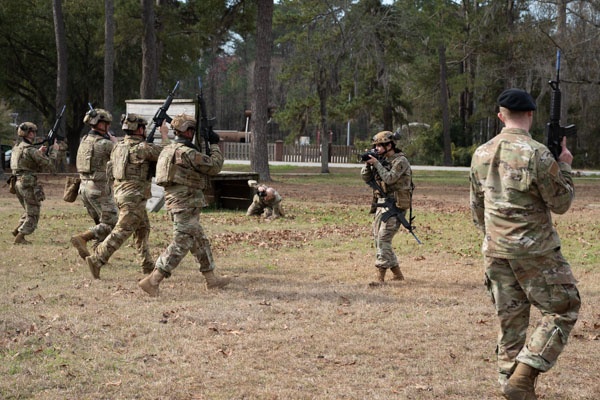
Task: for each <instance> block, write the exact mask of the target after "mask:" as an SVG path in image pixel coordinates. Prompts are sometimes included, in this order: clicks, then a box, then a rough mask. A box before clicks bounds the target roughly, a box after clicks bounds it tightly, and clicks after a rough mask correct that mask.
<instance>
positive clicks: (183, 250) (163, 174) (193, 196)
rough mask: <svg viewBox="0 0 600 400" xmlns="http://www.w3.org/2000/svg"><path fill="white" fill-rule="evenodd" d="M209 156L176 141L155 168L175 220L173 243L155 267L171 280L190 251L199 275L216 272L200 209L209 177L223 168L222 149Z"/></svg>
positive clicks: (161, 156) (181, 140)
mask: <svg viewBox="0 0 600 400" xmlns="http://www.w3.org/2000/svg"><path fill="white" fill-rule="evenodd" d="M210 151H211V155H210V156H207V155H205V154H203V153H201V152H200V151H198V149H197V148H195V147H193V145H192V144H191V143H189V142H188V141H186V140H184V139H182V138H177V139H176V140H175V142H174V143H171V144H169V145H167V146H165V148H164V149H163V151H162V152H161V154H160V156H159V158H158V164H157V167H156V181H157V183H158V184H159V185H162V186H164V187H165V205H166V207H167V210H168V212H169V214H170V216H171V219H172V221H173V240H172V242H171V244H169V246H168V247H167V249H166V250H165V251H164V252H163V253H162V254H161V255H160V256H159V257H158V259H157V260H156V268H157V269H158V270H160V271H161V272H162V274H163V275H164V276H165V277H169V276H170V275H171V273H172V271H173V270H174V269H175V268H177V266H178V265H179V263H180V262H181V260H183V258H184V257H185V255H186V254H187V253H188V252H191V253H192V255H193V256H194V257H195V258H196V261H197V262H198V263H199V264H200V272H208V271H212V270H214V269H215V265H214V261H213V257H212V251H211V249H210V242H209V240H208V238H207V237H206V235H205V234H204V230H203V229H202V226H201V225H200V209H201V208H202V207H206V205H207V203H206V200H205V199H204V193H203V192H202V190H203V189H205V188H206V185H207V184H208V176H209V175H217V174H218V173H219V172H220V171H221V168H222V167H223V155H222V154H221V150H220V149H219V146H218V145H216V144H213V145H211V146H210Z"/></svg>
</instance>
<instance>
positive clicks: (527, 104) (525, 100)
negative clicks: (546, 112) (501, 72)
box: [498, 89, 537, 111]
mask: <svg viewBox="0 0 600 400" xmlns="http://www.w3.org/2000/svg"><path fill="white" fill-rule="evenodd" d="M498 105H499V106H500V107H504V108H508V109H509V110H512V111H535V109H536V108H537V107H536V105H535V100H533V97H531V95H530V94H529V93H527V92H526V91H524V90H521V89H506V90H505V91H504V92H502V93H500V96H498Z"/></svg>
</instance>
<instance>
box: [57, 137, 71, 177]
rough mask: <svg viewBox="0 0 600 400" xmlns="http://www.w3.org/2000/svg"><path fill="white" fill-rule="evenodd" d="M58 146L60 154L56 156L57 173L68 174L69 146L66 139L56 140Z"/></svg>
mask: <svg viewBox="0 0 600 400" xmlns="http://www.w3.org/2000/svg"><path fill="white" fill-rule="evenodd" d="M56 143H57V144H58V153H57V154H56V172H61V173H62V172H67V150H69V145H68V144H67V140H66V139H65V138H60V140H59V139H57V140H56Z"/></svg>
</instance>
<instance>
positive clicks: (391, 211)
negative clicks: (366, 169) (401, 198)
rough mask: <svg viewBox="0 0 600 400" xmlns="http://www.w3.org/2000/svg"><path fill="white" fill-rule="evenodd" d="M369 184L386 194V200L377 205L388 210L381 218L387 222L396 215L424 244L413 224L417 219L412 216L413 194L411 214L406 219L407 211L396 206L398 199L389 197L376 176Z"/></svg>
mask: <svg viewBox="0 0 600 400" xmlns="http://www.w3.org/2000/svg"><path fill="white" fill-rule="evenodd" d="M367 185H369V186H370V187H371V188H372V189H373V190H377V191H378V192H379V193H381V194H382V195H384V196H385V200H384V202H383V203H377V205H376V206H377V207H385V208H387V211H385V212H384V213H383V214H382V215H381V220H382V221H383V222H386V221H387V220H388V219H390V218H391V217H394V216H395V217H397V218H398V219H399V220H400V223H401V224H402V226H403V227H405V228H406V230H407V231H409V232H410V234H411V235H413V237H414V238H415V240H416V241H417V243H419V244H423V243H421V241H420V240H419V238H418V237H417V235H415V232H414V228H415V227H414V225H413V224H412V222H413V220H414V219H415V217H413V216H412V196H411V205H410V215H409V217H408V220H407V219H406V211H404V210H401V209H399V208H398V207H397V206H396V200H395V199H394V198H393V197H389V196H388V195H387V193H386V192H385V191H384V190H383V188H382V187H381V186H380V185H379V184H378V183H377V181H376V180H375V178H371V180H370V181H368V182H367Z"/></svg>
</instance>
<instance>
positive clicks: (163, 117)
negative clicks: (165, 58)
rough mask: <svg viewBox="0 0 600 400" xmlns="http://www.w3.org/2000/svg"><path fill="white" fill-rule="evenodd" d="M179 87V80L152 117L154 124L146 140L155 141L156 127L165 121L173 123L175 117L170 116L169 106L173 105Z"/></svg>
mask: <svg viewBox="0 0 600 400" xmlns="http://www.w3.org/2000/svg"><path fill="white" fill-rule="evenodd" d="M177 88H179V81H177V83H176V84H175V87H174V88H173V90H171V92H169V95H168V96H167V98H166V99H165V102H164V103H163V105H162V106H160V107H159V109H158V110H157V111H156V114H154V117H153V118H152V121H153V122H154V126H153V127H152V130H151V131H150V133H149V134H148V135H147V136H146V142H148V143H153V142H154V133H155V132H156V128H160V127H161V126H162V124H163V122H165V121H167V122H168V123H171V121H173V118H171V117H169V114H167V112H168V111H169V107H171V103H172V102H173V99H174V98H175V92H176V91H177Z"/></svg>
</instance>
